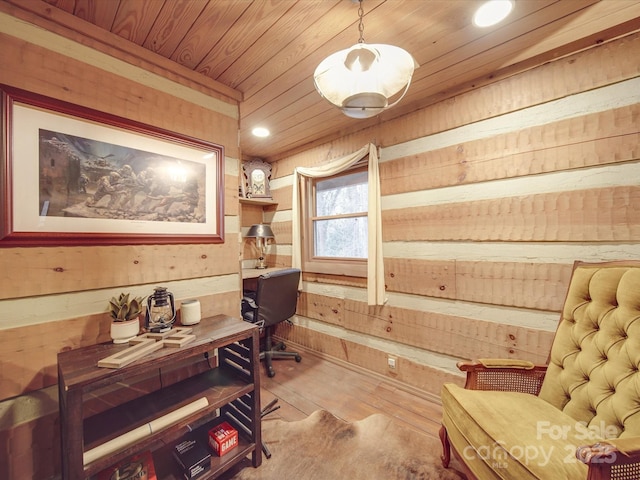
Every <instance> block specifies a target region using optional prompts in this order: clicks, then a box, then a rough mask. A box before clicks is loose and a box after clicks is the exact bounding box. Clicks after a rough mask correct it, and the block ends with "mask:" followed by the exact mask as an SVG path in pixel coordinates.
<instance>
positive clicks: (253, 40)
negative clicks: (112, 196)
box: [9, 0, 640, 160]
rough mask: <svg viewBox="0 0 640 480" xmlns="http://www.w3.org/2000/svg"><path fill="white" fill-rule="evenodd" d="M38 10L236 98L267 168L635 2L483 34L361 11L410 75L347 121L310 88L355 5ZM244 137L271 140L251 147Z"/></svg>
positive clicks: (629, 10)
mask: <svg viewBox="0 0 640 480" xmlns="http://www.w3.org/2000/svg"><path fill="white" fill-rule="evenodd" d="M9 1H11V2H14V3H21V4H24V2H25V1H33V0H9ZM45 1H46V2H47V3H49V4H50V5H52V6H54V7H56V8H58V9H60V10H63V11H65V12H67V13H69V14H72V15H74V16H76V17H78V18H81V19H83V20H84V21H87V22H90V23H91V24H94V25H96V26H97V27H99V28H101V29H105V30H108V31H110V32H112V33H113V34H114V35H118V36H119V37H121V38H124V39H126V40H128V41H130V42H132V43H134V44H136V45H138V46H140V47H143V48H145V49H147V50H150V51H152V52H155V53H156V54H158V55H161V56H163V57H166V58H168V59H171V60H173V61H175V62H177V63H178V64H180V65H183V66H184V67H186V68H188V69H191V70H194V71H196V72H199V73H201V74H202V75H206V76H207V77H210V78H212V79H215V80H216V81H218V82H220V83H222V84H224V85H227V86H228V87H232V88H233V89H236V90H238V91H240V92H241V93H242V98H243V100H242V101H241V103H240V114H241V120H240V145H241V148H242V153H243V157H244V158H253V157H260V158H265V159H267V160H275V159H277V158H279V157H280V156H282V155H283V154H284V153H285V152H292V151H296V150H298V149H300V148H302V147H303V146H306V147H309V146H311V145H314V144H317V143H318V142H321V141H323V139H324V140H326V139H327V138H331V137H332V136H334V135H337V134H341V135H343V134H345V133H351V132H354V131H357V130H360V129H362V128H365V127H368V126H370V125H373V124H376V123H378V122H380V121H381V120H386V119H390V118H393V117H396V116H399V115H402V114H405V113H408V112H410V111H413V110H415V109H418V108H421V107H423V106H425V105H428V104H430V103H433V102H435V101H439V100H442V99H444V98H447V97H449V96H452V95H454V94H456V93H459V92H462V91H465V90H468V89H472V88H474V87H476V86H478V85H481V84H483V83H486V82H487V81H489V79H490V78H496V77H502V76H508V75H511V74H513V73H515V72H517V71H520V70H522V69H524V68H529V67H531V66H535V65H538V64H541V63H544V62H546V61H549V60H551V59H553V58H558V57H560V56H562V55H565V54H567V53H570V52H573V51H576V50H579V49H582V48H586V47H589V46H591V45H594V44H596V43H601V42H604V41H607V40H609V39H611V38H615V37H617V36H621V35H624V34H627V33H629V32H631V31H634V30H638V29H640V1H636V0H601V1H598V0H555V1H554V0H516V4H515V8H514V11H513V12H512V13H511V15H510V16H509V17H508V19H507V20H506V21H505V22H503V23H502V24H500V25H498V26H495V27H491V28H487V29H480V28H477V27H475V26H474V25H473V24H472V22H471V17H472V15H473V13H474V10H475V9H476V8H477V7H478V6H479V5H480V4H481V3H482V2H481V0H365V1H364V3H363V9H364V12H365V16H364V39H365V41H366V42H367V43H387V44H392V45H396V46H399V47H402V48H404V49H405V50H407V51H408V52H410V53H411V54H412V55H413V56H414V58H415V59H416V61H417V62H418V63H419V64H420V67H419V68H418V69H417V70H416V72H415V74H414V77H413V82H412V84H411V87H410V89H409V91H408V93H407V95H406V97H405V98H404V99H403V100H402V102H401V103H400V104H399V105H398V106H396V107H394V108H393V109H390V110H387V111H386V112H384V113H383V114H381V115H380V116H379V117H374V118H372V119H367V120H356V119H352V118H348V117H346V116H345V115H343V114H342V113H341V112H340V111H339V110H338V109H336V108H334V107H332V106H331V105H330V104H329V103H328V102H327V101H326V100H324V99H322V98H321V97H320V95H319V94H318V93H317V92H316V90H315V88H314V85H313V78H312V76H313V72H314V70H315V68H316V66H317V65H318V64H319V63H320V61H321V60H323V59H324V58H325V57H326V56H328V55H329V54H331V53H334V52H336V51H338V50H342V49H345V48H348V47H350V46H352V45H353V44H355V43H356V42H357V40H358V35H359V32H358V2H357V1H354V0H109V1H105V0H45ZM114 38H115V37H114ZM136 48H139V47H136ZM541 88H542V86H541ZM549 88H552V86H549ZM255 126H265V127H267V128H269V129H270V130H271V132H272V135H271V136H270V137H269V138H267V139H258V138H255V137H253V136H252V135H251V129H252V128H253V127H255Z"/></svg>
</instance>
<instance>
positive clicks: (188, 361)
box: [58, 315, 262, 480]
mask: <svg viewBox="0 0 640 480" xmlns="http://www.w3.org/2000/svg"><path fill="white" fill-rule="evenodd" d="M192 328H193V332H192V333H193V334H195V335H196V339H195V340H194V341H193V342H191V343H189V344H187V345H185V346H183V347H181V348H170V347H165V348H162V349H160V350H157V351H155V352H152V353H150V354H148V355H146V356H145V357H143V358H142V359H140V360H137V361H135V362H133V363H131V364H129V365H126V366H124V367H121V368H117V369H111V368H100V367H98V366H97V364H98V361H99V360H101V359H103V358H105V357H108V356H110V355H113V354H116V353H118V352H120V351H122V350H123V349H125V348H127V345H116V344H113V343H104V344H99V345H93V346H90V347H86V348H79V349H77V350H71V351H68V352H62V353H60V354H58V388H59V396H60V426H61V436H62V470H63V472H62V474H63V478H64V479H73V480H76V479H86V478H88V477H91V476H93V475H95V474H97V473H98V472H100V471H102V470H104V469H105V468H109V467H110V466H112V465H114V464H117V463H119V462H122V461H124V460H126V459H127V458H128V457H130V456H132V455H135V454H137V453H140V452H143V451H147V450H149V451H151V452H152V454H153V458H154V465H155V469H156V474H157V477H158V479H165V480H166V479H178V478H183V477H182V476H181V473H180V470H179V467H178V464H177V462H176V461H175V460H174V459H173V458H172V449H173V446H174V445H175V444H176V443H178V442H179V441H180V440H181V439H183V438H185V436H187V435H189V436H192V437H195V438H196V439H197V440H199V441H201V442H202V443H203V444H204V445H205V446H206V445H207V434H208V431H209V429H210V428H212V427H213V426H215V425H216V424H217V423H220V422H222V421H228V422H229V423H231V424H232V425H234V426H235V427H236V429H237V430H238V432H239V436H240V442H239V443H240V445H239V446H238V447H237V448H235V449H234V450H232V451H231V452H229V453H227V454H226V455H224V456H223V457H217V456H216V455H215V454H214V453H212V457H211V470H210V471H209V472H208V473H207V474H205V475H202V476H201V477H199V479H200V478H202V479H207V478H214V477H215V476H217V475H219V474H221V473H222V472H224V471H226V470H227V469H229V468H230V467H231V466H233V465H234V464H236V463H237V462H239V461H241V460H242V459H243V458H245V457H246V456H248V455H249V454H251V459H252V465H253V466H254V467H258V466H260V464H261V462H262V452H261V426H260V375H259V371H258V366H259V363H260V362H259V333H258V328H257V327H256V326H255V325H253V324H251V323H247V322H243V321H241V320H238V319H235V318H231V317H227V316H224V315H218V316H215V317H210V318H204V319H202V320H201V322H200V323H199V324H197V325H194V326H193V327H192ZM204 398H206V402H205V401H204V400H203V399H204ZM193 402H201V403H202V402H204V403H205V406H204V407H202V408H199V409H198V410H197V411H196V412H195V413H190V414H188V415H187V416H186V417H184V418H180V419H178V420H176V421H175V422H173V423H171V424H170V425H168V426H166V427H164V428H162V429H159V430H158V431H155V432H153V433H149V434H147V435H145V436H144V438H141V439H137V440H136V441H135V442H134V443H130V444H127V445H125V446H123V447H122V448H118V449H117V451H114V452H111V453H109V454H106V455H104V456H101V457H99V458H96V459H93V460H92V461H90V462H87V463H86V464H85V458H84V457H85V454H86V452H87V451H91V450H93V449H96V447H98V448H100V447H101V446H104V444H105V443H106V442H109V441H111V440H113V439H114V438H117V437H121V436H122V435H127V434H129V433H130V432H131V431H132V430H134V429H137V428H139V427H144V426H145V425H147V424H149V423H150V422H153V421H155V420H156V419H158V418H160V417H163V416H165V415H167V414H170V413H171V412H175V410H177V409H180V408H181V407H184V406H186V405H190V404H193ZM164 418H166V417H164ZM94 452H95V450H94Z"/></svg>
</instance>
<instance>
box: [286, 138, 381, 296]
mask: <svg viewBox="0 0 640 480" xmlns="http://www.w3.org/2000/svg"><path fill="white" fill-rule="evenodd" d="M367 155H369V164H368V170H369V180H368V185H369V211H368V212H367V223H368V229H369V245H368V249H369V261H368V262H367V303H368V304H369V305H383V304H384V302H385V298H384V258H383V256H382V214H381V210H380V174H379V172H378V151H377V149H376V146H375V145H373V144H372V143H370V144H368V145H365V146H364V147H362V148H361V149H360V150H358V151H357V152H354V153H352V154H351V155H347V156H345V157H342V158H339V159H336V160H333V161H332V162H329V163H327V164H325V165H321V166H318V167H313V168H304V167H296V169H295V170H294V172H293V204H292V205H293V207H292V213H293V239H292V247H293V252H292V259H291V263H292V266H293V267H294V268H300V269H302V237H301V231H302V218H301V215H302V197H301V192H302V189H301V186H300V184H301V182H303V181H304V177H307V178H322V177H330V176H332V175H336V174H338V173H340V172H343V171H345V170H347V169H349V168H351V167H353V166H354V165H356V164H357V163H358V162H359V161H360V160H362V159H363V158H364V157H365V156H367ZM300 281H301V282H302V280H300Z"/></svg>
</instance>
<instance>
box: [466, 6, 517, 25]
mask: <svg viewBox="0 0 640 480" xmlns="http://www.w3.org/2000/svg"><path fill="white" fill-rule="evenodd" d="M512 9H513V2H512V1H511V0H489V1H488V2H485V3H483V4H482V5H481V6H480V8H478V10H476V13H475V15H474V16H473V23H474V25H475V26H477V27H490V26H492V25H495V24H496V23H500V22H501V21H502V20H504V19H505V18H507V15H509V13H511V10H512Z"/></svg>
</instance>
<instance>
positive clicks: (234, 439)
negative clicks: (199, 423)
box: [209, 422, 238, 457]
mask: <svg viewBox="0 0 640 480" xmlns="http://www.w3.org/2000/svg"><path fill="white" fill-rule="evenodd" d="M209 446H210V447H211V448H212V449H213V451H214V452H216V454H217V455H218V456H219V457H221V456H223V455H224V454H225V453H227V452H229V451H230V450H233V449H234V448H236V447H237V446H238V431H237V430H236V429H235V428H233V427H232V426H231V425H229V424H228V423H227V422H223V423H221V424H220V425H218V426H216V427H213V428H212V429H211V430H209Z"/></svg>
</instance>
